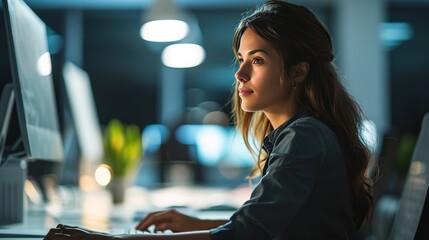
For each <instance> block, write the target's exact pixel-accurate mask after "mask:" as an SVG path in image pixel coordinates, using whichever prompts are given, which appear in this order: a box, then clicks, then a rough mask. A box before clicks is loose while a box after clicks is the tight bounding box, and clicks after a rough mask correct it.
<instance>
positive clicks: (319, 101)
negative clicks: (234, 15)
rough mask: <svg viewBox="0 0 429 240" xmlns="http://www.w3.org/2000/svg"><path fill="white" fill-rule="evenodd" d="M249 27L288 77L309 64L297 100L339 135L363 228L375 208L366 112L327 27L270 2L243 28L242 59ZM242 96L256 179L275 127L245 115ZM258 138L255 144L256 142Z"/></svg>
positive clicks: (236, 100)
mask: <svg viewBox="0 0 429 240" xmlns="http://www.w3.org/2000/svg"><path fill="white" fill-rule="evenodd" d="M247 28H251V29H253V30H254V31H255V32H256V33H257V34H258V35H259V36H261V37H262V38H264V39H265V40H266V41H268V42H269V43H271V45H272V46H273V47H274V49H276V50H277V51H278V52H279V54H280V56H281V58H282V64H283V66H284V72H285V74H286V76H291V73H292V71H293V67H294V66H295V65H296V64H298V63H300V62H307V63H308V64H309V72H308V75H307V79H306V80H304V81H303V82H301V83H300V84H299V85H298V86H297V88H296V89H295V91H297V94H296V102H297V103H298V106H299V107H300V108H303V109H305V110H306V111H308V112H310V113H312V114H313V116H315V117H316V118H317V119H319V120H321V121H322V122H324V123H325V124H326V125H328V126H329V127H330V128H331V129H332V130H333V131H334V132H335V134H336V136H337V137H338V139H339V143H340V144H341V149H342V153H343V156H344V160H345V162H346V167H347V173H348V177H349V183H350V187H351V190H352V191H351V193H352V206H353V213H354V221H355V225H356V227H357V228H358V229H359V228H361V227H362V226H363V225H364V223H365V222H367V221H368V220H369V219H370V218H371V215H372V212H373V207H374V204H373V197H372V185H373V184H372V181H371V179H370V178H369V177H367V174H366V170H367V168H368V165H369V159H370V152H369V150H368V148H367V146H366V145H365V143H364V142H363V139H362V138H361V137H360V135H359V133H360V131H361V129H362V120H363V114H362V111H361V109H360V107H359V105H358V104H357V103H356V101H355V100H354V99H353V98H352V97H351V96H350V95H349V94H348V93H347V91H346V89H345V88H344V86H343V85H342V83H341V82H340V79H339V77H338V74H337V71H336V69H335V66H334V64H333V62H332V61H333V59H334V55H333V53H332V42H331V37H330V35H329V33H328V31H327V28H326V27H325V26H324V25H323V24H322V23H321V22H320V21H319V20H318V18H317V17H316V16H315V15H314V14H313V13H312V12H311V11H310V10H308V9H307V8H305V7H303V6H299V5H295V4H290V3H286V2H282V1H268V2H266V3H264V4H262V5H260V6H259V7H258V8H257V9H256V10H255V11H253V12H249V13H247V14H246V15H245V16H244V17H243V19H242V20H241V21H240V23H239V25H238V26H237V28H236V31H235V35H234V39H233V51H234V53H235V55H236V56H237V52H238V49H239V47H240V39H241V36H242V35H243V33H244V31H245V30H246V29H247ZM235 88H237V84H236V86H235ZM237 92H238V91H237V90H236V91H234V95H233V97H232V105H233V106H232V111H233V117H234V122H235V124H236V127H237V128H238V129H239V130H240V131H241V133H242V135H243V138H244V141H245V143H246V145H247V147H248V148H249V150H250V151H252V152H253V153H254V154H255V156H256V157H257V164H256V165H255V167H254V169H253V171H252V172H251V174H250V177H254V176H258V175H259V174H260V173H261V169H262V167H263V166H264V164H265V162H266V159H267V156H266V154H265V152H263V151H262V148H261V146H262V142H263V139H264V138H265V137H266V136H267V135H268V134H269V133H270V132H271V131H272V130H273V127H272V126H271V124H270V122H269V120H268V119H267V118H266V116H265V115H264V114H263V113H262V112H245V111H243V110H242V109H241V99H240V97H239V96H238V94H237ZM252 137H253V139H254V140H255V142H252V141H251V140H250V139H252ZM255 143H256V149H257V150H256V151H255Z"/></svg>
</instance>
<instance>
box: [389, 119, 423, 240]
mask: <svg viewBox="0 0 429 240" xmlns="http://www.w3.org/2000/svg"><path fill="white" fill-rule="evenodd" d="M428 185H429V113H426V114H425V116H424V117H423V123H422V127H421V129H420V133H419V137H418V139H417V143H416V146H415V148H414V152H413V157H412V159H411V163H410V167H409V170H408V175H407V179H406V182H405V185H404V189H403V190H402V195H401V202H400V206H399V209H398V212H397V213H396V216H395V220H394V223H393V228H392V230H391V232H390V239H392V240H396V239H398V240H407V239H410V240H411V239H414V238H415V236H416V232H417V231H418V230H419V232H421V231H427V230H425V229H427V226H422V224H420V225H419V223H420V219H421V216H422V212H423V207H424V206H425V201H429V200H427V199H426V196H427V192H428ZM418 228H419V229H418Z"/></svg>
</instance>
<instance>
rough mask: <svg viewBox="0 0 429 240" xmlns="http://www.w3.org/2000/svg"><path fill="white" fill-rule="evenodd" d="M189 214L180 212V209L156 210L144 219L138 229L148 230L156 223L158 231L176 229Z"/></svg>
mask: <svg viewBox="0 0 429 240" xmlns="http://www.w3.org/2000/svg"><path fill="white" fill-rule="evenodd" d="M186 217H187V216H186V215H183V214H182V213H179V212H178V211H176V210H174V209H171V210H167V211H163V212H155V213H152V214H149V215H148V216H147V217H146V218H145V219H143V220H142V221H141V222H140V223H139V224H138V225H137V227H136V229H137V230H147V228H148V227H149V226H151V225H155V229H156V231H163V230H168V229H170V230H172V231H174V230H176V229H174V228H175V226H176V225H177V224H179V222H180V221H181V219H185V218H186ZM161 228H162V230H161Z"/></svg>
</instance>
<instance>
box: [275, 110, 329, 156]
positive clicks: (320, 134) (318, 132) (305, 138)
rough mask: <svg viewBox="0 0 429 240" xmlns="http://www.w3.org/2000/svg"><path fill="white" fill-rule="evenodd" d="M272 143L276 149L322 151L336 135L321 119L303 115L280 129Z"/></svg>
mask: <svg viewBox="0 0 429 240" xmlns="http://www.w3.org/2000/svg"><path fill="white" fill-rule="evenodd" d="M273 140H274V141H273V144H274V146H275V148H277V150H281V151H285V150H287V152H289V151H292V150H293V151H304V152H305V151H324V150H326V148H327V147H328V145H330V144H331V143H333V142H336V137H335V134H334V133H333V131H332V130H331V129H330V128H329V127H328V126H327V125H326V124H325V123H323V122H322V121H320V120H318V119H316V118H314V117H312V116H305V117H301V118H299V119H296V120H295V121H294V122H293V123H291V124H290V125H288V126H287V127H286V128H284V129H282V130H281V131H280V132H279V133H278V134H276V138H275V139H273Z"/></svg>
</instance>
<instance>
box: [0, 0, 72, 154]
mask: <svg viewBox="0 0 429 240" xmlns="http://www.w3.org/2000/svg"><path fill="white" fill-rule="evenodd" d="M3 11H4V16H5V24H6V33H7V34H6V35H7V40H8V48H9V58H10V65H11V70H12V80H13V85H14V89H15V94H16V106H17V114H18V119H19V123H20V129H21V138H22V141H23V145H24V148H25V150H26V153H27V155H28V158H30V159H37V160H51V161H62V160H63V158H64V153H63V145H62V140H61V136H60V132H59V124H58V116H57V108H56V103H55V96H54V87H53V80H52V73H51V70H52V65H51V58H50V54H49V50H48V42H47V28H46V25H45V23H44V22H43V21H42V20H41V19H40V18H39V17H38V16H37V15H36V14H35V13H34V12H33V11H32V10H31V9H30V7H28V5H27V4H26V3H25V2H24V1H22V0H3Z"/></svg>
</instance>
